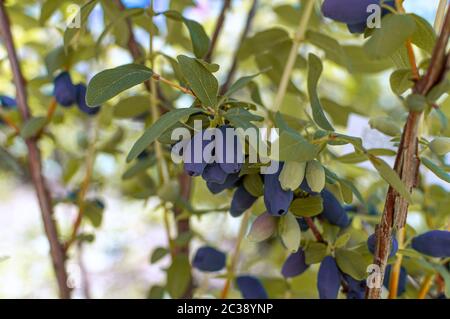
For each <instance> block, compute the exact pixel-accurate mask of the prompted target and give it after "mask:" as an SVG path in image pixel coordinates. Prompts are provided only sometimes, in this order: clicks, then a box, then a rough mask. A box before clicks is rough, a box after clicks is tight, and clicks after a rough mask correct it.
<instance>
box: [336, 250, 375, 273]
mask: <svg viewBox="0 0 450 319" xmlns="http://www.w3.org/2000/svg"><path fill="white" fill-rule="evenodd" d="M335 257H336V263H337V265H338V267H339V269H340V270H341V271H342V272H343V273H345V274H347V275H350V276H351V277H352V278H354V279H356V280H364V279H365V278H366V277H367V274H366V266H367V265H366V260H365V258H364V257H363V256H362V255H361V254H358V253H357V252H355V251H352V250H348V249H342V248H341V249H336V251H335Z"/></svg>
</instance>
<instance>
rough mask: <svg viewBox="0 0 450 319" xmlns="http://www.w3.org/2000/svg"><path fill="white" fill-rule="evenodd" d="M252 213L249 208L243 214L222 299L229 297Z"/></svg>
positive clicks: (221, 295)
mask: <svg viewBox="0 0 450 319" xmlns="http://www.w3.org/2000/svg"><path fill="white" fill-rule="evenodd" d="M251 215H252V213H251V211H250V210H248V211H246V212H245V213H244V216H242V220H241V226H240V227H239V233H238V237H237V238H236V245H235V247H234V251H233V255H232V257H231V262H230V264H229V266H228V267H227V279H226V281H225V285H224V286H223V289H222V292H221V294H220V298H221V299H227V297H228V292H229V291H230V288H231V280H232V279H233V278H234V273H235V271H236V265H237V262H238V260H239V256H240V253H241V244H242V240H243V239H244V236H245V233H246V232H247V226H248V221H249V219H250V216H251Z"/></svg>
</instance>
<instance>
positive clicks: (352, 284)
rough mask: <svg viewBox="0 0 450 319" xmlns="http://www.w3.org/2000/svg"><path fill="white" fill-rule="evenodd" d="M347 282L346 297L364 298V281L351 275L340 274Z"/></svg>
mask: <svg viewBox="0 0 450 319" xmlns="http://www.w3.org/2000/svg"><path fill="white" fill-rule="evenodd" d="M342 277H343V278H344V280H345V282H346V283H347V289H348V290H347V299H364V297H365V293H366V281H365V280H361V281H359V280H356V279H354V278H353V277H352V276H350V275H347V274H342Z"/></svg>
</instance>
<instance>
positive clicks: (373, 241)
mask: <svg viewBox="0 0 450 319" xmlns="http://www.w3.org/2000/svg"><path fill="white" fill-rule="evenodd" d="M376 245H377V239H376V237H375V234H372V235H370V236H369V238H368V239H367V248H369V251H370V252H371V253H372V254H375V247H376ZM397 251H398V241H397V239H396V238H393V239H392V245H391V252H390V253H389V258H391V257H394V256H395V254H396V253H397Z"/></svg>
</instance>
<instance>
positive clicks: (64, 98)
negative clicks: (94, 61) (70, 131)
mask: <svg viewBox="0 0 450 319" xmlns="http://www.w3.org/2000/svg"><path fill="white" fill-rule="evenodd" d="M53 83H54V85H55V88H54V91H53V94H54V96H55V99H56V101H57V102H58V103H59V104H60V105H62V106H65V107H69V106H71V105H72V104H74V103H75V102H76V101H77V90H76V88H75V85H73V83H72V79H71V77H70V74H69V73H68V72H62V73H61V74H59V75H58V76H57V77H56V78H55V80H54V81H53Z"/></svg>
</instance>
